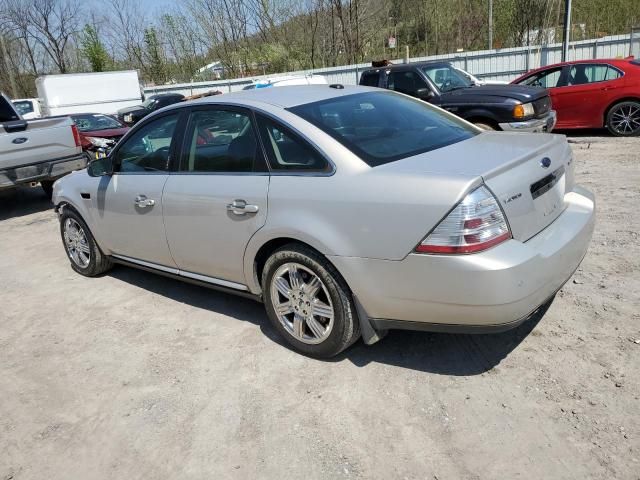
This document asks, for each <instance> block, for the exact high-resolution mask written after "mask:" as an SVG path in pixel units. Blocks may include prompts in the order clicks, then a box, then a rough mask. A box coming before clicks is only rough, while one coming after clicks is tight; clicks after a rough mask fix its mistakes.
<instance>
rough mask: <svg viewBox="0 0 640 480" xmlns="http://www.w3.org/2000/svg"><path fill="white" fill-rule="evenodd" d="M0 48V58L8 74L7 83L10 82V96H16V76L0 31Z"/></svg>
mask: <svg viewBox="0 0 640 480" xmlns="http://www.w3.org/2000/svg"><path fill="white" fill-rule="evenodd" d="M0 48H2V59H3V60H4V67H5V68H6V69H7V73H8V74H9V83H10V84H11V95H12V98H17V97H18V87H17V86H16V78H15V77H14V76H13V69H12V68H11V65H10V64H9V53H8V52H7V45H6V44H5V42H4V35H3V34H2V33H0Z"/></svg>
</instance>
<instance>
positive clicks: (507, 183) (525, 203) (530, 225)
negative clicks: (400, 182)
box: [376, 132, 574, 241]
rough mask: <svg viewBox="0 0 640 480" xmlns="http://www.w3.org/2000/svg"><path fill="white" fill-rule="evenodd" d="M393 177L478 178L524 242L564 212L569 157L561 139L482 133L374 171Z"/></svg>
mask: <svg viewBox="0 0 640 480" xmlns="http://www.w3.org/2000/svg"><path fill="white" fill-rule="evenodd" d="M378 169H381V170H385V169H388V170H389V171H393V172H394V173H405V174H408V173H419V174H438V175H461V176H468V177H482V179H483V180H484V183H485V185H487V187H489V189H490V190H491V191H492V192H493V194H494V195H495V196H496V198H497V199H498V202H499V203H500V206H501V207H502V209H503V211H504V213H505V215H506V217H507V221H508V222H509V226H510V228H511V232H512V233H513V237H514V238H515V239H516V240H520V241H526V240H528V239H529V238H531V237H532V236H534V235H535V234H537V233H538V232H540V231H541V230H543V229H544V228H545V227H546V226H547V225H549V224H550V223H551V222H553V221H554V220H555V219H556V218H557V217H558V216H559V215H560V214H561V213H562V211H563V210H564V208H565V201H564V195H565V193H566V192H568V191H571V190H573V185H574V178H573V157H572V153H571V149H570V147H569V144H568V143H567V141H566V139H565V137H564V136H561V135H552V134H539V133H535V134H528V133H508V132H487V133H482V134H480V135H477V136H475V137H474V138H472V139H469V140H466V141H464V142H460V143H456V144H454V145H450V146H448V147H445V148H441V149H439V150H436V151H432V152H427V153H423V154H421V155H416V156H414V157H410V158H407V159H404V160H400V161H397V162H393V163H389V164H386V165H382V166H380V167H376V170H378Z"/></svg>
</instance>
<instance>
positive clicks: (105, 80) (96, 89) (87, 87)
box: [36, 70, 142, 116]
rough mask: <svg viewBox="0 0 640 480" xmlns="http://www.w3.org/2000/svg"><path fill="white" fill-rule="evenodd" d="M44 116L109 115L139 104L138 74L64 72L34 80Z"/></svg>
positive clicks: (140, 91)
mask: <svg viewBox="0 0 640 480" xmlns="http://www.w3.org/2000/svg"><path fill="white" fill-rule="evenodd" d="M36 88H37V89H38V97H39V98H40V100H41V102H42V106H43V110H44V116H52V115H69V114H71V113H106V114H113V113H116V112H117V111H118V110H119V109H121V108H124V107H131V106H133V105H138V104H140V103H141V101H142V89H141V88H140V82H139V80H138V72H136V71H135V70H126V71H120V72H97V73H66V74H62V75H45V76H43V77H38V78H37V79H36Z"/></svg>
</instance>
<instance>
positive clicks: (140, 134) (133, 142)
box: [114, 112, 180, 173]
mask: <svg viewBox="0 0 640 480" xmlns="http://www.w3.org/2000/svg"><path fill="white" fill-rule="evenodd" d="M179 115H180V112H175V113H171V114H169V115H163V116H162V117H160V118H157V119H155V120H153V121H151V122H149V123H147V124H146V125H144V126H143V127H142V128H140V129H139V130H138V131H137V132H135V133H134V134H133V135H132V136H131V138H129V139H127V140H126V141H125V143H124V144H123V145H122V146H121V147H120V148H118V150H117V151H116V153H115V157H114V164H115V166H116V169H117V171H120V172H124V173H126V172H158V171H160V172H163V171H166V170H168V169H169V151H170V150H171V141H172V139H173V137H174V133H175V131H176V124H177V123H178V117H179Z"/></svg>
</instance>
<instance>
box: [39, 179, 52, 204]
mask: <svg viewBox="0 0 640 480" xmlns="http://www.w3.org/2000/svg"><path fill="white" fill-rule="evenodd" d="M40 186H41V187H42V190H44V194H45V195H46V196H47V197H48V198H49V200H51V197H52V196H53V182H52V181H51V180H45V181H43V182H40Z"/></svg>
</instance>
